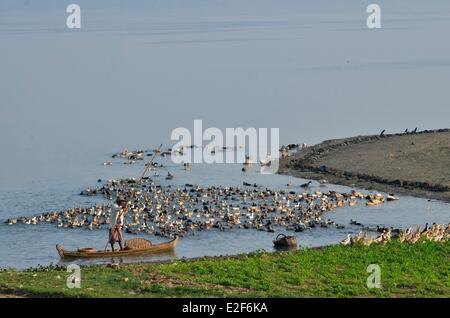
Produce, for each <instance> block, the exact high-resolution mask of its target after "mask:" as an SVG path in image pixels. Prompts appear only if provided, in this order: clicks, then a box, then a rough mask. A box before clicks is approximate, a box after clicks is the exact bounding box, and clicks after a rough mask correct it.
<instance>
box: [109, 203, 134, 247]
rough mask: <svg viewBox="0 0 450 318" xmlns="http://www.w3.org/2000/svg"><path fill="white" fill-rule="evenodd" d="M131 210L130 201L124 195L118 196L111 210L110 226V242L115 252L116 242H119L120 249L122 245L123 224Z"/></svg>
mask: <svg viewBox="0 0 450 318" xmlns="http://www.w3.org/2000/svg"><path fill="white" fill-rule="evenodd" d="M128 210H129V205H128V202H127V201H126V200H125V199H124V198H123V197H118V198H117V200H116V204H114V206H113V208H112V211H111V221H110V227H109V244H111V248H112V250H113V252H114V244H115V243H116V242H117V243H119V247H120V250H123V246H122V226H123V221H124V216H125V214H127V212H128Z"/></svg>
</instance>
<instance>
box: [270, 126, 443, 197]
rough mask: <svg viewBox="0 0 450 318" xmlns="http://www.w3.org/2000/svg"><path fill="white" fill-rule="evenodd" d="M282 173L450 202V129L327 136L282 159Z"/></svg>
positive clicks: (280, 170) (280, 171)
mask: <svg viewBox="0 0 450 318" xmlns="http://www.w3.org/2000/svg"><path fill="white" fill-rule="evenodd" d="M278 173H280V174H285V175H292V176H295V177H301V178H306V179H314V180H320V179H326V180H327V181H328V182H329V183H334V184H341V185H346V186H352V187H360V188H365V189H373V190H378V191H383V192H388V193H400V194H407V195H412V196H416V197H423V198H428V199H436V200H442V201H445V202H450V129H437V130H425V131H420V132H415V133H413V132H409V133H402V134H386V135H384V134H383V135H371V136H357V137H350V138H343V139H333V140H327V141H324V142H322V143H320V144H317V145H314V146H311V147H308V148H306V149H301V150H299V151H298V152H297V153H294V154H293V155H292V156H291V157H289V158H284V159H281V160H280V169H279V171H278Z"/></svg>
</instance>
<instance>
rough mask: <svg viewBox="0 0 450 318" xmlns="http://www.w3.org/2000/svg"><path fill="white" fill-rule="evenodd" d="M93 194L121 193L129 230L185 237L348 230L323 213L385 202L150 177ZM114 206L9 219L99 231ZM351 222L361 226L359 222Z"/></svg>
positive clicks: (374, 197) (357, 196) (368, 197)
mask: <svg viewBox="0 0 450 318" xmlns="http://www.w3.org/2000/svg"><path fill="white" fill-rule="evenodd" d="M95 193H96V195H103V196H104V197H105V198H106V199H108V200H112V199H114V198H116V197H118V196H122V197H124V198H126V199H127V200H128V201H129V203H130V207H131V208H130V211H129V212H128V213H127V215H126V218H125V225H124V229H125V231H126V232H127V233H131V234H149V235H158V236H163V237H173V236H175V235H178V236H185V235H189V234H195V233H196V232H199V231H205V230H210V229H216V230H220V231H225V230H231V229H235V228H239V229H254V230H260V231H267V232H275V231H281V230H286V231H295V232H302V231H304V230H307V229H312V228H315V227H321V228H327V227H336V228H338V229H344V228H345V227H346V226H347V225H346V224H337V223H335V222H334V221H332V220H331V219H330V218H328V217H326V215H325V213H329V212H332V211H334V210H336V209H338V208H341V207H345V206H355V205H357V204H366V205H373V204H381V203H380V202H385V200H384V197H383V196H381V195H376V194H375V195H373V194H370V195H364V194H363V193H360V192H356V191H351V192H349V193H340V192H336V191H329V192H327V193H322V192H318V191H316V192H314V193H308V192H302V193H297V192H295V191H286V190H279V191H275V190H272V189H269V188H263V187H258V186H257V187H254V186H253V185H252V186H244V187H242V188H241V187H216V186H211V187H201V186H197V185H192V184H185V186H184V187H177V188H173V187H171V186H166V187H163V186H161V185H157V184H156V183H155V182H154V181H153V180H152V179H150V178H148V177H144V178H143V179H134V178H131V179H122V180H110V181H108V182H107V183H106V184H104V185H103V186H102V187H99V188H97V189H95ZM374 202H375V203H374ZM111 210H112V206H111V205H110V204H106V205H101V204H97V205H95V206H92V207H87V208H81V207H78V208H72V209H66V210H62V211H51V212H46V213H42V214H40V215H37V216H31V217H20V218H18V219H9V220H7V221H6V222H7V223H8V224H10V225H13V224H40V223H51V224H55V225H56V226H58V227H60V228H84V229H88V230H95V229H102V228H104V227H108V224H109V222H110V216H111ZM351 224H353V225H359V226H363V225H362V224H359V223H357V222H355V221H352V222H351Z"/></svg>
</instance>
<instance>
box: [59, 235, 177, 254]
mask: <svg viewBox="0 0 450 318" xmlns="http://www.w3.org/2000/svg"><path fill="white" fill-rule="evenodd" d="M177 242H178V237H176V238H174V239H173V240H171V241H169V242H165V243H160V244H155V245H152V246H151V247H149V248H146V249H136V250H122V251H120V250H118V251H114V252H113V251H97V252H88V253H86V252H78V251H67V250H64V249H63V248H62V247H61V246H60V245H59V244H57V245H56V250H57V251H58V254H59V256H60V257H61V258H62V259H64V258H103V257H116V256H120V257H125V256H141V255H150V254H156V253H163V252H168V251H172V250H174V249H175V247H176V245H177Z"/></svg>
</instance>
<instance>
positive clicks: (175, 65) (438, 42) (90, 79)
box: [0, 0, 450, 173]
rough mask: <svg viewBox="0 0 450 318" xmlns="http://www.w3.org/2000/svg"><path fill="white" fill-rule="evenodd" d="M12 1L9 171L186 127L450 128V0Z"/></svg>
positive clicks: (5, 97)
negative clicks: (74, 15) (373, 15)
mask: <svg viewBox="0 0 450 318" xmlns="http://www.w3.org/2000/svg"><path fill="white" fill-rule="evenodd" d="M71 2H75V3H79V4H80V5H81V7H82V28H81V30H69V29H67V28H66V25H65V20H66V17H67V14H66V13H65V6H66V5H67V4H68V3H70V2H64V1H59V0H58V1H57V0H54V1H48V0H47V1H33V0H28V1H22V2H21V1H16V0H14V1H13V0H7V1H5V0H2V1H1V2H0V147H1V149H2V159H1V160H2V165H1V167H0V173H1V172H2V170H3V172H6V171H7V170H10V169H13V168H16V167H18V166H19V165H20V164H22V165H24V164H26V163H27V162H28V160H29V158H28V156H27V155H30V156H31V157H32V158H33V161H34V162H35V163H36V164H39V163H41V162H46V161H49V160H50V161H52V160H53V161H54V162H55V163H56V164H57V163H58V162H60V161H62V160H63V159H64V160H67V157H70V158H82V157H85V156H89V154H90V153H91V152H94V153H104V152H112V151H115V150H119V149H122V148H124V147H128V148H134V147H138V148H145V147H149V146H154V145H156V144H159V143H160V142H162V141H167V140H168V139H169V137H170V133H171V131H172V129H174V128H176V127H180V126H183V127H187V128H192V125H193V120H194V119H203V120H204V122H205V124H206V125H208V126H217V127H220V128H225V127H240V126H241V127H244V128H247V127H257V128H258V127H267V128H271V127H278V128H280V134H281V142H282V143H290V142H307V143H315V142H319V141H321V140H323V139H329V138H334V137H344V136H351V135H356V134H370V133H378V132H379V131H381V130H382V129H386V130H387V131H388V132H390V131H395V132H398V131H403V130H404V129H405V128H407V127H408V128H412V129H413V128H415V127H416V126H418V127H419V129H425V128H440V127H448V126H449V118H450V107H449V106H450V105H449V101H450V90H449V89H448V87H449V82H450V44H449V41H448V32H449V30H450V2H448V1H406V0H405V1H399V0H398V1H378V2H377V3H379V4H380V5H381V7H382V26H383V28H382V29H381V30H369V29H367V28H366V22H365V20H366V17H367V13H366V12H365V10H366V6H367V5H368V4H369V3H371V2H373V1H356V0H355V1H339V2H338V1H331V0H330V1H280V0H276V1H275V0H274V1H256V0H254V1H248V0H239V1H224V0H223V1H206V0H204V1H199V0H195V1H181V0H180V1H166V0H165V1H143V0H142V1H106V0H105V1H91V0H90V1H75V0H74V1H71Z"/></svg>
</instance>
